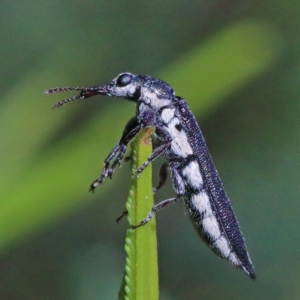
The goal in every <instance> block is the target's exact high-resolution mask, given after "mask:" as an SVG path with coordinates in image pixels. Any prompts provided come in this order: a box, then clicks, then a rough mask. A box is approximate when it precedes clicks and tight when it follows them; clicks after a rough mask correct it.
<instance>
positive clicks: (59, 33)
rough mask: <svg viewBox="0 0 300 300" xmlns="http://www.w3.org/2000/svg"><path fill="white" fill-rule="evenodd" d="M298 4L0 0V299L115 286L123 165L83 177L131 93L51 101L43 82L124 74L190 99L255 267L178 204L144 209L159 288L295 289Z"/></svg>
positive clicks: (205, 291) (257, 295) (122, 116)
mask: <svg viewBox="0 0 300 300" xmlns="http://www.w3.org/2000/svg"><path fill="white" fill-rule="evenodd" d="M299 15H300V3H299V2H298V1H293V0H286V1H283V0H281V1H276V0H275V1H274V0H273V1H270V0H262V1H258V0H256V1H237V0H223V1H220V0H219V1H217V0H211V1H204V0H200V1H199V0H197V1H196V0H191V1H188V2H187V1H178V0H172V1H104V0H102V1H101V0H99V1H84V2H83V1H76V0H75V1H63V2H61V1H48V2H46V1H40V2H37V1H32V0H29V1H20V0H19V1H1V3H0V16H1V18H0V26H1V27H0V28H1V30H0V36H1V47H0V53H1V72H0V76H1V80H0V86H1V100H0V155H1V168H0V177H1V180H0V184H1V189H0V255H1V256H0V299H9V300H10V299H47V300H48V299H78V300H80V299H116V297H117V292H118V289H119V286H120V283H121V279H122V274H123V267H124V264H125V251H124V249H123V247H124V237H125V231H126V228H128V224H127V222H126V220H125V219H124V220H122V222H120V224H118V225H117V224H116V223H115V219H116V218H117V217H118V216H119V215H120V213H121V212H122V211H123V210H124V205H125V201H126V198H127V192H128V184H129V179H130V176H129V174H130V173H129V166H128V165H126V164H124V165H123V167H122V168H121V169H119V170H118V172H116V173H115V175H114V180H113V181H109V180H107V181H106V182H105V184H104V185H103V186H101V187H99V188H98V189H97V190H96V192H95V194H90V193H88V188H89V185H90V183H91V182H92V181H93V180H94V179H95V178H96V177H97V176H98V174H99V173H100V171H101V168H102V162H103V159H104V158H105V157H106V155H107V154H108V152H109V151H110V149H111V148H112V147H113V146H114V144H115V143H116V142H117V141H118V139H119V138H120V135H121V132H122V130H123V127H124V125H125V123H126V121H127V120H129V119H130V118H131V117H132V116H133V115H134V113H135V107H134V104H132V103H130V102H126V101H122V100H118V99H113V98H108V97H103V98H100V97H98V98H93V99H91V100H89V101H85V102H82V103H79V102H77V103H75V102H74V103H72V104H69V105H67V106H65V107H63V108H61V109H59V110H55V111H52V110H51V106H52V104H53V103H55V102H56V101H58V100H61V99H63V98H65V97H68V96H69V95H70V94H63V93H62V94H57V95H55V96H54V95H53V96H45V95H43V91H44V90H46V89H47V88H51V87H56V86H90V85H94V84H103V83H108V82H109V81H110V80H111V79H112V78H113V77H115V76H116V75H117V74H119V73H121V72H124V71H130V72H133V73H138V74H143V73H145V74H150V75H152V76H154V77H159V78H161V79H163V80H165V81H167V82H168V83H170V84H171V85H172V86H173V87H174V89H175V91H176V93H177V95H180V96H182V97H185V98H186V99H187V100H188V102H189V103H190V107H191V108H192V110H193V112H194V113H195V115H196V117H197V119H198V122H199V124H200V125H201V128H202V131H203V133H204V135H205V138H206V141H207V143H208V146H209V149H210V152H211V154H212V156H213V158H214V161H215V164H216V166H217V168H218V170H219V173H220V175H221V177H222V179H223V182H224V185H225V187H226V190H227V193H228V195H229V196H230V198H231V202H232V205H233V207H234V210H235V212H236V215H237V217H238V220H239V222H240V225H241V228H242V230H243V233H244V236H245V238H246V242H247V246H248V250H249V252H250V255H251V257H252V261H253V263H254V266H255V269H256V273H257V277H258V278H257V280H256V281H255V282H253V281H251V280H250V279H249V278H247V276H246V275H245V274H243V272H241V271H236V270H235V269H234V268H233V267H232V266H230V264H229V263H228V262H227V261H224V260H222V259H220V258H218V257H217V256H215V255H214V254H213V253H212V251H210V249H209V248H208V247H207V246H205V245H204V244H203V242H202V241H201V240H200V239H199V237H198V235H197V233H196V231H195V230H194V229H193V226H192V224H191V223H190V222H189V220H188V218H187V217H186V216H185V214H184V207H183V205H182V204H180V203H179V204H177V205H175V206H173V207H170V208H168V209H166V210H164V211H162V212H160V213H159V214H157V228H158V255H159V268H160V270H159V271H160V273H159V276H160V299H162V300H169V299H299V298H300V285H299V279H300V268H299V266H298V265H299V261H300V236H299V227H300V226H299V220H298V216H299V214H300V205H299V199H298V196H299V194H300V184H299V174H300V173H299V169H300V155H299V153H300V130H299V126H300V118H299V113H300V101H299V100H300V84H299V83H300V79H299V77H300V76H299V75H300V55H299V53H300V39H299V36H300V18H299ZM161 162H162V161H158V162H155V163H154V176H153V177H154V182H157V177H158V175H157V173H158V169H159V166H160V164H161ZM173 194H174V193H173V191H172V188H171V186H170V183H168V186H167V187H166V188H164V189H163V190H162V191H161V192H159V193H158V194H157V195H156V201H157V202H158V201H160V200H163V199H166V198H168V197H171V196H172V195H173Z"/></svg>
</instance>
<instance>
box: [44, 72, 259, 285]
mask: <svg viewBox="0 0 300 300" xmlns="http://www.w3.org/2000/svg"><path fill="white" fill-rule="evenodd" d="M62 91H79V92H80V93H79V95H75V96H73V97H70V98H67V99H64V100H61V101H59V102H57V103H56V104H55V105H54V106H53V108H57V107H60V106H62V105H64V104H66V103H68V102H70V101H73V100H84V99H87V98H90V97H93V96H97V95H104V96H113V97H117V98H123V99H126V100H130V101H132V102H134V103H136V106H137V107H136V114H135V116H134V117H132V118H131V119H130V120H129V121H128V123H127V124H126V126H125V128H124V130H123V134H122V136H121V139H120V141H119V142H118V143H117V144H116V145H115V147H114V148H113V149H112V151H111V152H110V153H109V155H108V156H107V158H106V159H105V160H104V168H103V170H102V172H101V174H100V176H99V177H98V178H97V179H96V180H95V181H94V182H93V183H92V184H91V187H90V190H91V191H94V189H95V188H96V187H97V186H98V185H99V184H101V183H102V182H103V181H104V180H105V179H106V178H107V177H112V175H113V173H114V170H115V168H116V167H117V166H118V165H120V164H121V162H122V160H123V158H124V155H125V153H126V150H127V146H128V144H129V143H130V141H132V140H133V139H134V138H135V137H136V135H137V134H138V133H139V132H140V130H141V129H143V128H148V127H152V126H153V127H154V128H155V131H154V133H153V136H155V137H156V138H157V140H158V146H157V147H156V148H155V149H154V150H153V152H152V154H151V155H150V156H149V157H148V159H147V160H146V161H145V162H144V163H143V164H142V165H141V166H140V167H139V168H138V169H137V176H139V175H140V174H141V173H142V171H143V170H144V169H145V168H146V167H147V166H148V164H149V163H150V162H152V161H154V160H155V159H156V158H157V157H159V156H163V157H164V158H165V159H166V163H164V164H163V166H162V167H161V170H160V177H161V179H160V183H159V185H158V187H156V188H154V191H156V190H157V189H159V188H161V186H162V185H163V184H164V182H165V181H166V177H167V170H168V169H169V170H170V176H171V180H172V186H173V189H174V191H175V193H176V196H175V197H172V198H170V199H167V200H164V201H162V202H160V203H158V204H156V205H154V206H153V208H152V210H151V211H150V212H149V214H148V215H147V216H146V218H145V219H144V220H141V221H140V223H139V224H138V225H133V226H132V228H137V227H139V226H142V225H145V224H146V223H148V222H149V221H150V220H151V218H152V217H153V215H154V213H155V212H156V211H158V210H160V209H162V208H164V207H166V206H169V205H172V204H174V203H176V202H177V201H179V200H182V201H183V202H184V204H185V208H186V213H187V215H189V217H190V218H191V220H192V222H193V224H194V225H195V227H196V228H197V230H198V232H199V234H200V236H201V237H202V239H203V240H204V241H205V242H206V243H207V244H208V245H209V246H210V247H211V249H212V250H213V251H214V252H215V253H216V254H218V255H219V256H220V257H223V258H226V259H228V260H229V261H230V262H231V263H232V264H233V265H234V266H236V267H238V268H241V269H243V270H244V271H245V272H246V273H247V274H248V275H249V276H250V277H251V278H252V279H255V272H254V269H253V265H252V262H251V259H250V256H249V254H248V251H247V249H246V245H245V242H244V238H243V236H242V233H241V231H240V228H239V224H238V221H237V219H236V217H235V214H234V212H233V210H232V207H231V204H230V201H229V198H228V196H227V195H226V192H225V190H224V187H223V184H222V181H221V179H220V176H219V175H218V172H217V170H216V168H215V165H214V163H213V161H212V158H211V156H210V153H209V151H208V148H207V146H206V143H205V140H204V137H203V134H202V132H201V130H200V128H199V125H198V123H197V121H196V119H195V117H194V115H193V113H192V112H191V110H190V109H189V106H188V104H187V101H186V100H185V99H184V98H182V97H179V96H176V95H175V92H174V90H173V88H172V87H171V86H170V85H169V84H167V83H166V82H164V81H162V80H159V79H156V78H153V77H150V76H148V75H135V74H132V73H129V72H124V73H121V74H119V75H118V76H117V77H116V78H114V79H113V80H112V81H111V82H110V83H108V84H105V85H96V86H91V87H62V88H53V89H49V90H47V91H46V93H47V94H53V93H57V92H62Z"/></svg>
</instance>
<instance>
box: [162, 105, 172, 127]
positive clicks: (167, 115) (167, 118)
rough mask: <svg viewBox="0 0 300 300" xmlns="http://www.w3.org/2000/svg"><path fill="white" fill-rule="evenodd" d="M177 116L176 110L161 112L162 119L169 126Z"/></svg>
mask: <svg viewBox="0 0 300 300" xmlns="http://www.w3.org/2000/svg"><path fill="white" fill-rule="evenodd" d="M174 114H175V108H165V109H164V110H163V111H162V112H161V119H162V120H163V122H164V123H165V124H169V122H170V121H171V120H172V119H173V117H174Z"/></svg>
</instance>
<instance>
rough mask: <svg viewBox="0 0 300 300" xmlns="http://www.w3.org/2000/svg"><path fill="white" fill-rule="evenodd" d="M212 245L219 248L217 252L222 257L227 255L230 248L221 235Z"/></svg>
mask: <svg viewBox="0 0 300 300" xmlns="http://www.w3.org/2000/svg"><path fill="white" fill-rule="evenodd" d="M213 245H214V247H216V248H217V249H218V250H219V253H220V255H221V256H222V257H226V258H227V257H229V254H230V252H231V249H230V246H229V244H228V241H227V239H226V238H225V237H224V236H221V237H220V238H219V239H217V240H216V241H215V242H214V243H213Z"/></svg>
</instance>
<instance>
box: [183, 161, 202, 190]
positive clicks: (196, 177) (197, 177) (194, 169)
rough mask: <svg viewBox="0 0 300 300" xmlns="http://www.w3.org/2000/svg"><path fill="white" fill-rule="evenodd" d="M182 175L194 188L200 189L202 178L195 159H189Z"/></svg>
mask: <svg viewBox="0 0 300 300" xmlns="http://www.w3.org/2000/svg"><path fill="white" fill-rule="evenodd" d="M182 174H183V176H184V177H185V178H186V181H187V182H188V183H189V184H190V185H191V186H192V187H194V188H199V189H201V188H202V186H203V179H202V176H201V173H200V169H199V165H198V163H197V162H195V161H191V162H190V163H189V164H188V165H187V166H186V167H185V168H184V169H183V170H182Z"/></svg>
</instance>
